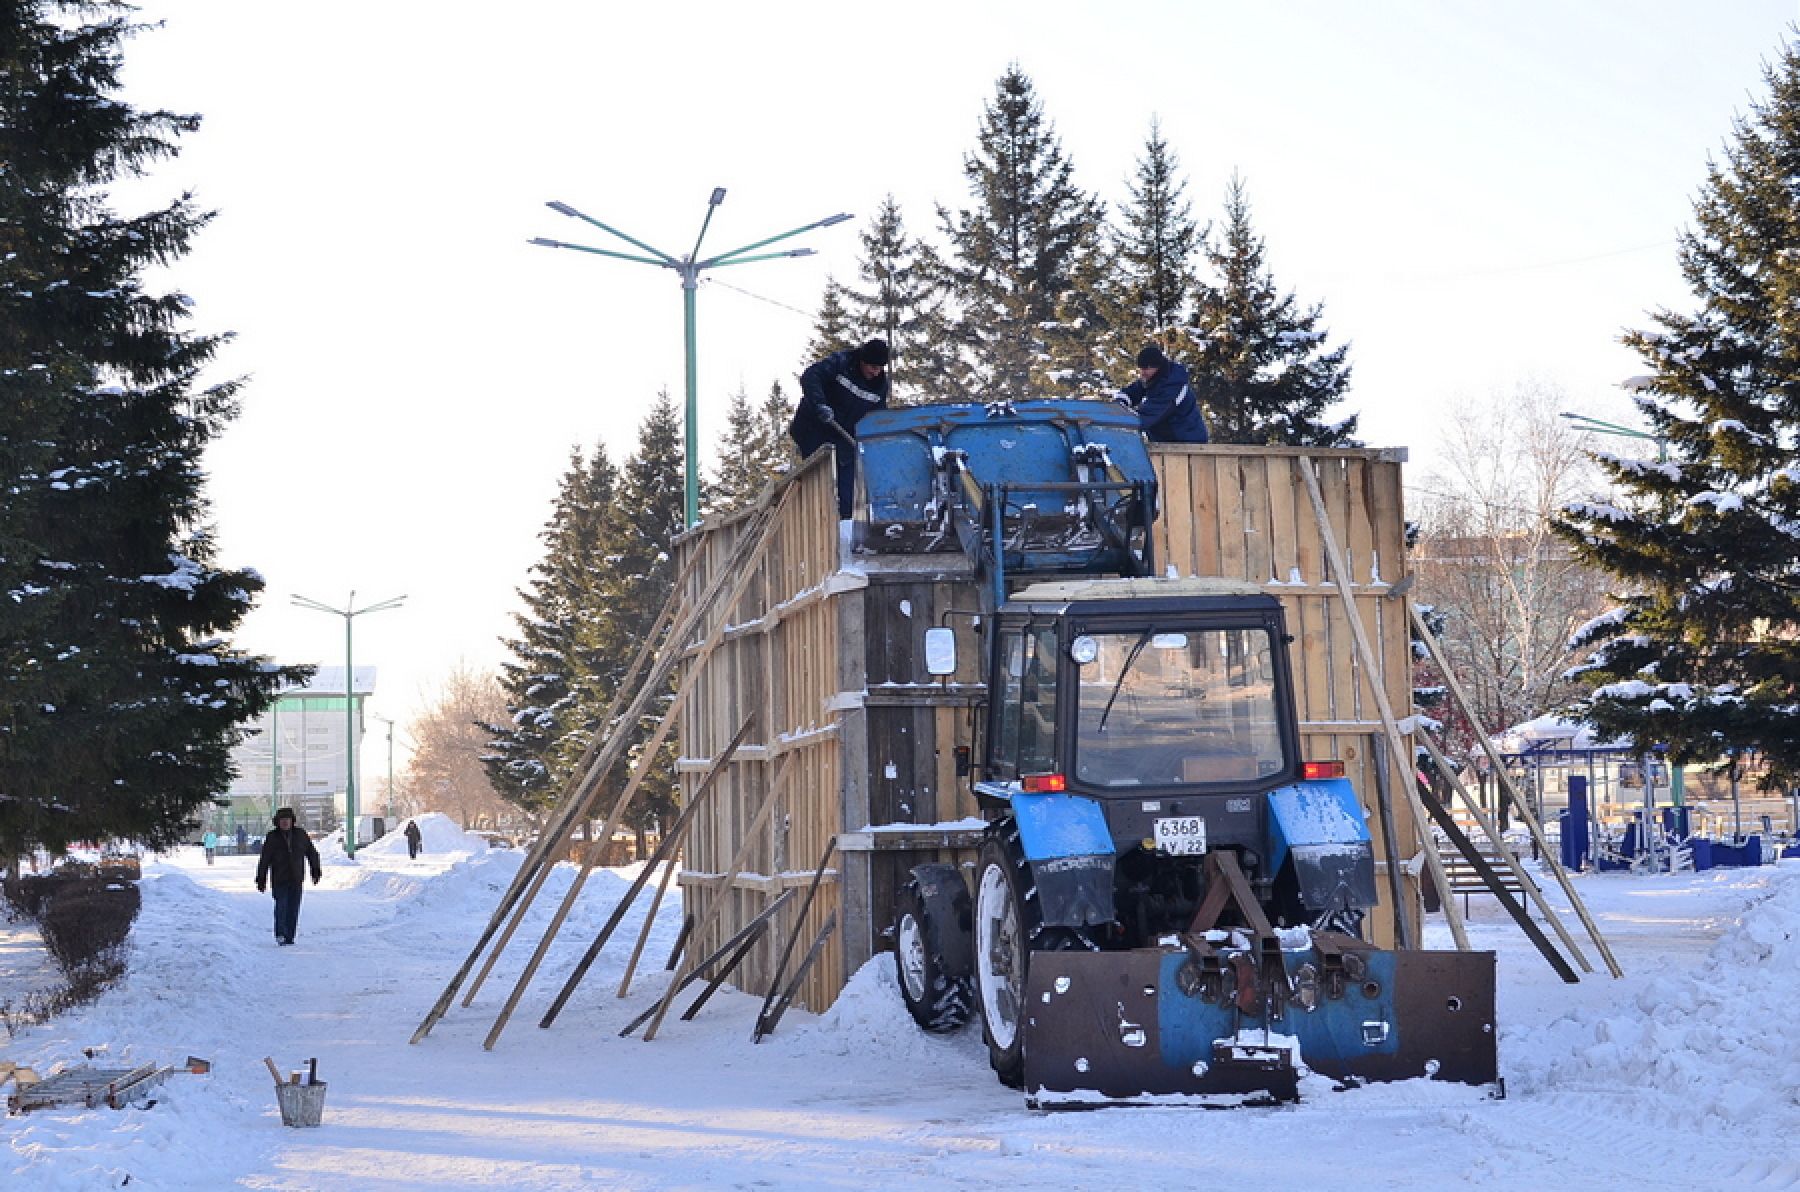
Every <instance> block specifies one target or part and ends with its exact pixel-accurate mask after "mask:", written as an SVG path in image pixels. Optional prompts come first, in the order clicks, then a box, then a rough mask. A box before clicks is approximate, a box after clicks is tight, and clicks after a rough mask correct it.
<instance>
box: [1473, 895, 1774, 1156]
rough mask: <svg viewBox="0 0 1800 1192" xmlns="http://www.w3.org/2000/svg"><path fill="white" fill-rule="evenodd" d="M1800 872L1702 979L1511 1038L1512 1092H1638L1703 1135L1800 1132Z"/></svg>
mask: <svg viewBox="0 0 1800 1192" xmlns="http://www.w3.org/2000/svg"><path fill="white" fill-rule="evenodd" d="M1797 987H1800V870H1794V869H1783V870H1780V871H1777V872H1776V873H1775V874H1774V875H1773V876H1772V878H1771V884H1770V892H1769V893H1768V894H1767V896H1766V897H1763V898H1762V899H1761V901H1758V902H1753V903H1752V904H1751V905H1750V906H1749V907H1748V908H1747V909H1746V911H1745V913H1744V915H1743V918H1742V919H1741V920H1740V921H1738V922H1737V923H1735V924H1733V925H1732V926H1730V927H1728V928H1727V929H1726V930H1725V932H1724V934H1723V935H1721V936H1720V938H1719V939H1718V940H1717V942H1716V943H1714V945H1713V947H1712V950H1711V952H1710V953H1709V954H1708V955H1707V957H1706V959H1705V960H1704V961H1703V962H1702V963H1701V964H1700V965H1699V966H1698V967H1697V968H1695V969H1693V970H1691V971H1688V972H1684V973H1679V974H1678V975H1669V976H1659V977H1655V978H1654V979H1652V980H1651V981H1650V982H1649V983H1648V984H1647V985H1646V986H1645V987H1644V988H1643V989H1642V991H1640V992H1639V993H1638V995H1637V996H1636V997H1635V998H1634V999H1632V1000H1631V1001H1630V1002H1629V1003H1627V1004H1626V1005H1625V1006H1623V1007H1618V1006H1614V1007H1610V1008H1607V1009H1605V1010H1589V1011H1584V1012H1580V1013H1575V1014H1570V1015H1568V1016H1566V1017H1563V1018H1559V1019H1556V1020H1554V1021H1552V1022H1549V1023H1547V1024H1545V1025H1543V1026H1541V1027H1536V1028H1532V1027H1523V1028H1521V1029H1517V1030H1515V1031H1514V1032H1511V1033H1509V1035H1508V1037H1507V1039H1506V1047H1505V1049H1504V1052H1503V1055H1502V1063H1503V1066H1504V1067H1505V1068H1506V1070H1507V1072H1508V1083H1509V1085H1511V1086H1512V1087H1513V1089H1515V1090H1516V1091H1519V1092H1523V1093H1526V1094H1531V1093H1539V1092H1557V1091H1574V1090H1579V1089H1582V1088H1592V1087H1595V1086H1608V1087H1616V1086H1624V1087H1636V1088H1641V1089H1644V1090H1648V1091H1654V1092H1656V1093H1661V1094H1665V1095H1667V1096H1669V1097H1670V1098H1672V1099H1674V1100H1677V1101H1679V1103H1680V1105H1681V1106H1682V1111H1683V1116H1684V1117H1686V1118H1687V1119H1689V1121H1690V1122H1691V1123H1692V1124H1694V1125H1696V1126H1699V1127H1701V1128H1705V1129H1711V1130H1724V1131H1729V1130H1732V1129H1734V1128H1736V1125H1735V1124H1737V1123H1742V1122H1744V1121H1745V1120H1749V1119H1757V1120H1761V1121H1763V1122H1766V1123H1768V1124H1771V1125H1779V1124H1780V1123H1781V1121H1782V1120H1783V1119H1785V1121H1786V1123H1787V1124H1786V1129H1787V1130H1788V1131H1789V1132H1792V1131H1795V1130H1800V1035H1797V1034H1795V1033H1794V1032H1793V1031H1791V1030H1789V1029H1788V1026H1787V1023H1788V1021H1789V1019H1790V1018H1791V1017H1792V1014H1793V998H1794V990H1795V989H1796V988H1797Z"/></svg>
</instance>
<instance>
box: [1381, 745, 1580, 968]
mask: <svg viewBox="0 0 1800 1192" xmlns="http://www.w3.org/2000/svg"><path fill="white" fill-rule="evenodd" d="M1415 781H1416V779H1415ZM1419 801H1420V802H1421V803H1423V804H1425V810H1427V811H1429V812H1430V813H1431V818H1432V819H1433V820H1436V821H1437V826H1438V828H1439V829H1440V830H1441V831H1442V832H1443V833H1444V835H1445V836H1446V837H1448V838H1449V840H1450V844H1451V846H1452V847H1454V848H1455V849H1456V851H1457V852H1459V853H1461V854H1462V859H1463V860H1465V861H1467V862H1468V863H1469V867H1470V868H1472V869H1473V870H1475V874H1476V876H1478V877H1479V878H1481V882H1482V884H1483V885H1485V886H1486V887H1487V888H1488V890H1489V892H1490V893H1492V894H1493V895H1494V897H1495V898H1497V899H1499V900H1500V905H1501V906H1503V907H1505V908H1506V913H1507V914H1509V915H1511V916H1512V920H1513V922H1514V923H1517V924H1518V925H1519V930H1521V931H1523V932H1524V933H1525V935H1526V937H1527V938H1528V939H1530V940H1531V942H1532V944H1533V945H1534V946H1535V947H1536V948H1537V950H1538V953H1539V954H1540V955H1542V956H1543V958H1544V959H1545V960H1547V961H1549V962H1550V967H1551V968H1553V969H1555V970H1556V975H1557V976H1559V977H1561V978H1562V979H1563V980H1564V981H1566V982H1568V983H1569V984H1570V985H1573V984H1575V983H1576V982H1577V981H1580V980H1581V978H1580V977H1577V976H1576V975H1575V970H1574V969H1572V968H1570V967H1569V962H1568V961H1566V960H1564V959H1563V957H1562V953H1560V952H1558V951H1557V950H1556V948H1555V947H1554V946H1553V945H1552V944H1551V943H1550V940H1549V938H1548V937H1546V936H1545V935H1544V933H1543V932H1542V931H1539V930H1538V925H1537V924H1536V923H1534V922H1532V919H1531V916H1530V915H1528V914H1526V913H1525V908H1524V907H1523V906H1521V905H1519V902H1518V900H1517V899H1515V898H1514V897H1513V896H1512V891H1510V890H1508V889H1507V888H1506V883H1505V882H1503V881H1501V880H1500V875H1499V874H1498V873H1496V872H1494V867H1493V866H1492V865H1489V864H1488V862H1487V858H1486V857H1484V856H1482V855H1481V850H1480V849H1478V848H1476V847H1475V842H1474V841H1472V840H1470V839H1469V838H1468V836H1467V835H1466V834H1465V833H1464V832H1463V830H1462V828H1461V827H1459V826H1458V825H1457V822H1456V820H1455V819H1453V818H1452V817H1451V815H1450V813H1449V812H1448V811H1446V810H1445V809H1444V805H1443V804H1442V803H1439V802H1438V801H1437V796H1436V795H1434V794H1432V793H1431V792H1430V791H1428V790H1423V789H1421V790H1420V791H1419ZM1455 897H1456V891H1454V890H1451V889H1448V888H1446V889H1445V890H1444V892H1443V898H1444V901H1445V902H1449V901H1451V900H1452V899H1454V898H1455Z"/></svg>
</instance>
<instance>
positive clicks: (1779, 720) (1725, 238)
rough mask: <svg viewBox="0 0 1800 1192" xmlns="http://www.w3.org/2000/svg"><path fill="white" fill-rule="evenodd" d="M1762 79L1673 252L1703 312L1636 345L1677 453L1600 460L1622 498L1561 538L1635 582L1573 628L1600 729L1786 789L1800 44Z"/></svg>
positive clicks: (1662, 326)
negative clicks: (1589, 650) (1753, 763)
mask: <svg viewBox="0 0 1800 1192" xmlns="http://www.w3.org/2000/svg"><path fill="white" fill-rule="evenodd" d="M1764 78H1765V82H1766V83H1767V86H1768V95H1767V96H1766V97H1765V98H1764V99H1762V100H1761V101H1760V102H1757V103H1753V104H1752V106H1751V109H1750V114H1749V115H1748V116H1746V117H1741V118H1740V119H1739V120H1738V121H1737V122H1736V124H1735V127H1734V130H1733V138H1732V140H1731V141H1730V142H1728V143H1727V145H1726V147H1725V151H1724V160H1723V161H1722V162H1717V161H1715V162H1712V163H1709V165H1708V169H1707V176H1706V181H1705V183H1704V184H1703V185H1702V188H1701V192H1700V196H1699V198H1698V199H1697V200H1696V201H1695V204H1694V219H1695V225H1696V226H1695V228H1694V229H1692V230H1689V231H1686V232H1684V233H1683V234H1682V235H1681V237H1680V239H1679V242H1678V243H1679V248H1678V253H1679V258H1680V262H1681V270H1682V274H1683V276H1684V277H1685V278H1686V279H1687V283H1688V285H1689V287H1690V288H1691V289H1692V291H1693V293H1694V296H1695V299H1696V302H1697V310H1696V311H1695V312H1694V313H1691V314H1690V313H1680V312H1676V311H1671V310H1663V311H1660V312H1658V313H1657V314H1656V315H1655V316H1654V319H1655V323H1656V329H1655V330H1650V331H1635V332H1632V333H1630V334H1628V335H1626V336H1625V342H1626V343H1627V344H1628V345H1630V346H1631V347H1632V348H1633V349H1635V350H1636V351H1637V352H1638V354H1639V355H1640V356H1641V357H1642V358H1643V359H1644V361H1645V362H1646V363H1647V364H1648V366H1649V367H1650V369H1651V370H1652V371H1651V373H1650V375H1649V376H1647V377H1645V378H1643V379H1642V380H1641V381H1640V382H1639V383H1638V392H1637V396H1636V403H1637V407H1638V410H1639V411H1640V413H1641V414H1642V415H1643V416H1644V418H1646V419H1647V420H1648V422H1649V424H1650V427H1651V429H1652V430H1653V432H1654V434H1655V436H1656V438H1657V439H1658V440H1659V444H1660V445H1661V446H1663V448H1664V451H1665V453H1666V456H1667V458H1664V459H1659V460H1658V462H1655V463H1649V462H1645V461H1642V460H1638V459H1630V458H1625V457H1621V456H1618V455H1612V454H1600V455H1597V456H1596V459H1597V460H1598V462H1599V463H1600V465H1601V467H1602V469H1603V470H1604V471H1605V472H1606V473H1607V474H1608V475H1609V476H1610V477H1611V479H1612V481H1613V483H1614V484H1615V485H1616V486H1617V488H1618V490H1619V492H1620V495H1619V496H1617V497H1614V498H1612V499H1609V500H1600V499H1596V500H1594V501H1590V502H1586V503H1581V504H1576V505H1572V506H1570V507H1569V508H1568V509H1567V511H1566V516H1565V517H1564V518H1563V519H1562V520H1560V521H1559V522H1558V524H1557V527H1556V528H1557V532H1558V533H1560V534H1562V535H1563V536H1564V537H1565V538H1566V539H1567V540H1568V542H1569V543H1570V544H1571V546H1572V547H1573V548H1574V549H1575V550H1576V552H1577V553H1579V554H1580V555H1581V556H1582V557H1583V558H1585V559H1587V560H1588V561H1590V562H1592V563H1594V564H1596V565H1598V566H1599V567H1601V568H1603V569H1605V570H1606V571H1608V572H1610V573H1611V574H1612V575H1613V576H1614V577H1616V579H1617V580H1618V581H1619V583H1620V585H1621V587H1622V588H1623V589H1624V595H1623V599H1622V603H1621V605H1620V607H1619V608H1617V609H1616V610H1614V611H1613V612H1611V613H1609V614H1605V615H1603V616H1601V617H1599V618H1597V619H1596V620H1595V621H1593V622H1590V623H1589V624H1588V625H1587V626H1586V627H1584V628H1583V629H1582V630H1581V631H1580V632H1578V633H1577V634H1576V644H1578V645H1583V646H1588V645H1591V646H1595V647H1596V649H1595V651H1594V653H1593V654H1592V656H1591V657H1590V659H1589V660H1588V662H1587V664H1586V665H1585V666H1584V667H1582V668H1579V669H1581V670H1582V671H1583V673H1584V675H1585V677H1586V678H1587V679H1588V680H1590V681H1591V682H1593V683H1595V684H1596V686H1595V688H1594V689H1593V691H1592V692H1591V693H1590V694H1589V695H1588V697H1587V699H1586V700H1585V701H1584V702H1583V703H1582V704H1581V705H1580V711H1581V713H1582V714H1583V715H1584V716H1585V717H1586V719H1587V720H1588V721H1589V722H1590V723H1591V724H1593V725H1594V726H1595V727H1596V728H1597V729H1598V730H1599V731H1600V732H1601V733H1602V734H1603V735H1605V736H1621V737H1627V738H1629V739H1631V740H1632V741H1633V742H1635V743H1636V745H1637V746H1638V747H1639V748H1640V749H1648V748H1650V747H1651V746H1653V745H1657V744H1662V745H1666V746H1667V747H1668V750H1669V754H1670V756H1671V758H1672V760H1674V761H1675V762H1677V763H1707V762H1715V761H1718V760H1719V759H1721V758H1723V757H1732V756H1741V755H1744V754H1747V753H1752V752H1754V753H1758V754H1760V755H1761V756H1762V758H1763V759H1764V760H1765V762H1766V763H1767V769H1766V771H1765V773H1764V776H1763V778H1762V781H1763V783H1764V784H1765V785H1766V786H1779V785H1783V784H1788V783H1793V782H1795V781H1796V780H1800V463H1796V460H1797V459H1800V189H1797V188H1796V187H1795V184H1794V180H1795V177H1796V175H1797V169H1800V167H1797V166H1796V163H1800V45H1797V44H1795V43H1793V42H1790V43H1789V44H1788V45H1787V46H1786V47H1784V50H1783V53H1782V55H1781V58H1780V60H1779V62H1778V63H1776V64H1775V65H1772V66H1770V67H1767V68H1765V71H1764Z"/></svg>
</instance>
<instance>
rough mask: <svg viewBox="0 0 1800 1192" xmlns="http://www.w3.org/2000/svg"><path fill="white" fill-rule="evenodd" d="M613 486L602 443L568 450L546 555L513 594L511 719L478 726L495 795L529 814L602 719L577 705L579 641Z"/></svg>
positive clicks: (588, 663)
mask: <svg viewBox="0 0 1800 1192" xmlns="http://www.w3.org/2000/svg"><path fill="white" fill-rule="evenodd" d="M617 485H618V469H616V468H615V467H614V466H613V464H612V461H611V460H610V459H609V458H608V457H607V454H606V446H605V444H597V445H596V446H595V448H594V451H593V453H592V455H590V456H589V457H588V458H587V459H585V460H584V459H583V458H582V456H581V452H580V450H579V449H571V450H570V452H569V466H568V468H567V469H566V470H565V471H564V472H563V476H562V480H561V481H560V483H559V484H558V486H557V495H556V499H555V502H554V504H553V505H552V507H551V513H550V518H549V520H548V521H547V522H545V524H544V529H543V530H542V531H541V532H540V533H539V535H538V537H539V538H540V539H541V540H542V541H543V543H544V556H543V558H542V559H540V560H539V561H538V562H537V563H536V564H535V565H534V566H533V567H532V569H531V579H530V582H529V583H528V585H527V586H526V587H525V588H523V589H521V590H520V591H519V598H520V599H521V600H522V601H523V602H524V605H525V611H524V612H521V613H515V614H513V622H514V624H515V626H516V627H517V630H518V634H517V636H516V637H513V638H511V639H509V640H507V641H506V642H505V643H504V644H505V646H506V648H507V652H508V654H510V655H511V657H510V658H509V659H508V660H507V661H505V662H503V663H502V664H501V668H500V686H501V689H502V690H503V691H504V692H505V695H506V701H507V709H506V710H507V715H508V717H509V718H510V719H509V721H508V722H507V723H504V724H489V725H485V726H484V727H485V728H486V729H487V730H488V732H489V733H490V734H491V740H490V741H489V743H488V748H487V752H486V753H485V754H484V756H483V757H482V761H483V763H484V764H485V765H486V767H487V773H488V780H489V782H490V783H491V784H492V785H493V787H494V789H495V790H496V791H498V792H499V793H500V794H501V795H502V796H503V797H504V798H506V799H507V800H508V801H510V802H512V803H515V804H517V805H519V806H521V807H523V808H525V809H527V810H537V809H540V808H542V807H543V806H544V805H546V804H547V803H548V802H550V801H551V800H553V798H554V797H555V796H556V795H557V794H558V793H559V792H560V791H561V790H562V789H563V788H564V787H565V786H566V784H567V783H568V781H569V779H570V777H571V776H572V771H573V769H574V767H575V765H576V763H577V762H578V761H579V760H580V757H581V754H582V752H583V751H584V750H585V749H586V746H587V742H588V740H589V739H590V738H591V736H592V734H593V731H594V728H595V726H596V725H597V724H598V722H599V718H600V716H601V714H602V713H603V712H604V708H603V707H594V706H593V701H592V700H591V699H585V700H584V699H583V698H582V696H583V694H584V693H586V692H590V691H591V690H592V688H593V683H592V672H593V670H594V663H593V660H592V659H591V658H589V657H588V656H587V655H586V654H585V653H584V651H583V650H582V649H581V645H580V642H581V629H582V626H583V624H584V623H585V622H586V621H587V620H588V619H589V618H591V617H593V616H594V615H595V611H596V608H597V607H598V606H599V604H600V603H601V602H600V599H599V597H598V595H597V574H598V570H597V569H598V565H599V550H600V538H601V530H602V527H603V525H604V523H605V520H606V518H607V517H608V516H609V511H610V510H611V508H612V505H613V498H614V490H615V489H616V488H617Z"/></svg>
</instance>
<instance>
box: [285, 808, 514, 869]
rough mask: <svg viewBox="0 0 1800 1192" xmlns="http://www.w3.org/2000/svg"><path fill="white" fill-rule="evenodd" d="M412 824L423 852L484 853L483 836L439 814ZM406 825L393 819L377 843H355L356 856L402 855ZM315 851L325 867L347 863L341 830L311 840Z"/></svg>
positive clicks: (415, 818) (421, 817)
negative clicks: (414, 824)
mask: <svg viewBox="0 0 1800 1192" xmlns="http://www.w3.org/2000/svg"><path fill="white" fill-rule="evenodd" d="M412 822H413V823H416V824H418V825H419V838H420V844H421V845H422V846H423V849H424V851H425V852H426V853H460V854H463V855H470V854H473V855H475V856H480V855H481V854H483V853H485V852H487V851H488V842H487V839H486V838H485V837H482V836H475V835H472V834H471V833H468V832H465V831H463V830H462V829H461V828H459V827H457V826H456V821H455V820H453V819H451V818H450V817H449V816H447V815H445V814H443V813H442V812H440V811H428V812H426V813H425V814H424V815H416V816H413V817H412ZM406 824H407V821H406V820H404V819H400V820H395V821H394V823H393V826H392V827H390V828H389V829H388V831H387V834H386V835H384V836H383V837H382V838H381V839H380V840H375V841H369V842H363V841H362V840H361V839H360V838H359V840H358V843H357V846H356V851H357V853H358V854H363V853H373V854H375V855H377V856H381V857H404V856H406ZM313 844H314V845H316V846H317V848H318V850H319V859H320V860H321V861H323V862H324V863H325V864H328V865H330V864H335V863H337V862H345V863H348V862H349V858H348V857H347V856H345V854H344V830H343V829H342V828H339V829H338V830H337V831H335V832H331V833H329V834H327V835H325V836H321V837H319V838H318V839H317V840H315V841H313Z"/></svg>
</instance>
